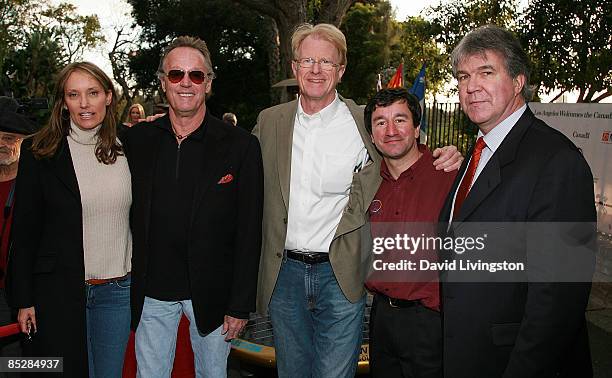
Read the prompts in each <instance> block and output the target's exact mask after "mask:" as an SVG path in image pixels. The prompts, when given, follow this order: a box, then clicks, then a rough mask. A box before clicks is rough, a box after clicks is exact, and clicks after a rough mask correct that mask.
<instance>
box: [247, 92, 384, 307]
mask: <svg viewBox="0 0 612 378" xmlns="http://www.w3.org/2000/svg"><path fill="white" fill-rule="evenodd" d="M340 100H341V101H343V102H344V103H345V104H346V105H347V106H348V108H349V110H350V112H351V114H352V115H353V118H354V119H355V123H356V124H357V129H358V130H359V134H360V135H361V138H362V139H363V142H364V144H365V146H366V148H367V150H368V153H369V155H370V157H371V161H370V162H369V164H368V165H366V166H365V167H364V168H363V169H362V170H361V171H359V172H357V173H355V174H353V183H352V184H351V191H350V195H349V201H348V204H347V205H346V208H345V209H344V214H343V215H342V218H341V219H340V223H339V224H338V228H337V229H336V234H335V235H334V239H333V240H332V243H331V246H330V250H329V259H330V262H331V265H332V268H333V270H334V274H335V275H336V279H337V280H338V283H339V284H340V288H341V289H342V292H343V293H344V295H345V296H346V298H347V299H348V300H349V301H351V302H356V301H357V300H359V299H360V298H361V296H362V295H363V293H364V287H363V283H364V280H365V276H366V274H367V272H368V267H369V263H370V255H371V247H370V245H371V237H370V228H369V224H367V223H366V220H367V216H366V211H367V209H368V207H369V206H370V202H372V199H373V198H374V195H375V194H376V191H377V190H378V186H379V185H380V182H381V178H380V161H381V156H380V154H379V153H378V152H377V151H376V148H375V147H374V146H373V145H372V140H371V138H370V135H369V134H368V132H367V131H366V129H365V125H364V122H363V109H362V108H361V107H360V106H359V105H357V104H355V102H354V101H352V100H349V99H344V98H342V97H340ZM296 113H297V100H295V101H291V102H288V103H285V104H280V105H277V106H274V107H271V108H268V109H265V110H263V111H262V112H261V113H260V114H259V117H258V118H257V125H256V126H255V128H254V129H253V134H255V135H256V136H257V138H259V142H260V144H261V152H262V156H263V164H264V211H263V243H262V251H261V260H260V263H259V278H258V288H257V289H258V290H257V312H259V313H260V314H266V313H267V312H268V304H269V303H270V298H271V297H272V292H273V291H274V286H275V285H276V279H277V277H278V273H279V271H280V266H281V262H282V258H283V250H284V248H285V238H286V235H287V211H288V208H289V182H290V179H291V150H292V144H293V125H294V121H295V115H296Z"/></svg>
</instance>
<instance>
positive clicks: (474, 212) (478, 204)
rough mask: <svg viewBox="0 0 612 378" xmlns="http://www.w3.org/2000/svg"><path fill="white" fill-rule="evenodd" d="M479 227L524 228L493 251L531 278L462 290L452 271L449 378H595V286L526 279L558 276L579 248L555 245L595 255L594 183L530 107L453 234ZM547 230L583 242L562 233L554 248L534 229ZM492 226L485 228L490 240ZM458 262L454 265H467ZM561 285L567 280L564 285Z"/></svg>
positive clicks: (446, 288)
mask: <svg viewBox="0 0 612 378" xmlns="http://www.w3.org/2000/svg"><path fill="white" fill-rule="evenodd" d="M467 162H468V159H466V160H465V161H464V164H463V166H462V168H461V170H460V172H459V174H458V175H457V179H456V180H455V184H454V186H453V189H452V190H451V192H450V194H449V196H448V198H447V200H446V204H445V206H444V208H443V209H442V212H441V214H440V222H441V224H442V225H447V224H448V220H449V217H450V211H451V206H452V200H453V195H454V193H455V191H456V188H457V186H458V184H459V181H460V180H461V177H462V176H463V172H465V169H466V166H467ZM457 222H458V223H457ZM461 222H465V223H461ZM476 222H517V223H516V224H523V225H524V224H526V227H524V229H523V233H519V234H508V235H506V238H505V241H502V242H501V243H505V247H504V248H503V249H504V251H503V252H502V251H501V249H502V248H501V247H498V245H493V246H492V247H493V248H492V250H490V251H489V252H487V253H500V255H501V254H502V253H505V252H508V251H509V252H510V253H509V255H513V256H518V257H519V258H521V259H523V260H525V261H526V262H527V271H528V272H527V273H526V274H525V277H524V279H519V280H515V281H513V282H508V281H512V280H508V281H506V282H480V283H459V282H457V281H460V280H461V277H460V275H461V274H462V273H460V272H456V271H448V272H447V275H446V277H445V280H444V281H445V282H443V289H442V293H443V296H442V300H443V314H444V315H443V316H444V318H443V320H444V335H445V339H444V371H445V377H447V378H459V377H465V378H478V377H482V378H494V377H507V378H510V377H516V378H528V377H557V376H567V377H578V376H580V377H587V376H590V375H592V368H591V362H590V355H589V346H588V337H587V334H586V327H585V318H584V311H585V308H586V304H587V301H588V297H589V292H590V283H576V282H574V283H568V282H555V280H556V279H552V280H541V282H533V281H529V279H528V278H527V277H532V275H533V274H534V272H538V269H541V271H547V270H548V271H553V272H552V274H556V273H558V272H555V271H554V270H555V269H557V268H558V266H557V265H554V261H555V258H556V256H560V255H561V253H562V252H570V254H571V252H572V251H571V249H572V248H573V247H570V250H569V251H567V250H566V251H562V250H560V249H555V248H553V247H552V246H553V245H554V246H556V247H558V246H561V247H560V248H566V247H567V243H565V241H566V239H568V238H575V241H576V243H575V244H574V245H575V246H578V245H579V244H581V245H582V246H586V247H587V248H586V250H587V251H588V252H593V249H594V244H593V242H594V240H595V227H594V224H595V222H596V214H595V207H594V196H593V177H592V175H591V171H590V169H589V166H588V164H587V163H586V161H585V160H584V158H583V157H582V155H581V153H580V151H579V150H578V149H577V148H576V146H575V145H574V144H573V143H572V142H571V141H569V140H568V139H567V138H566V137H565V136H563V134H561V133H560V132H558V131H556V130H554V129H552V128H550V127H549V126H547V125H546V124H545V123H544V122H542V121H541V120H539V119H537V118H535V117H534V115H533V113H532V112H531V111H530V110H529V109H527V110H526V111H525V113H524V114H523V115H522V117H521V118H520V119H519V121H518V122H517V123H516V124H515V125H514V127H513V128H512V130H511V131H510V133H509V134H508V135H507V137H506V138H505V139H504V141H503V142H502V144H501V145H500V146H499V148H498V149H497V151H496V152H495V153H494V154H493V156H492V157H491V159H490V160H489V162H488V163H487V165H486V167H485V168H484V169H483V171H482V173H481V174H480V176H479V177H478V179H477V180H476V182H475V183H474V185H473V187H472V189H471V190H470V193H469V195H468V197H467V198H466V200H465V201H464V203H463V206H462V208H461V210H460V214H459V215H458V217H457V219H456V220H453V225H452V227H451V229H450V231H449V234H451V235H454V236H458V235H465V234H468V233H469V231H468V230H469V229H470V227H475V225H476V224H477V223H476ZM518 222H520V223H518ZM522 222H525V223H522ZM535 222H538V223H535ZM542 222H551V223H546V225H549V224H554V225H565V224H569V223H561V222H574V223H572V224H574V225H579V226H578V228H579V230H578V234H575V233H572V232H570V233H565V232H564V231H563V232H558V231H559V229H560V228H563V227H559V228H557V227H556V226H555V227H554V230H553V231H551V235H550V238H548V241H549V242H550V243H546V242H542V238H541V237H540V236H541V235H537V234H536V233H539V231H536V230H534V229H540V228H542V225H543V224H544V223H542ZM479 224H480V225H483V223H479ZM487 227H489V226H486V224H485V226H484V229H485V232H486V228H487ZM546 227H548V226H546ZM546 227H544V228H546ZM444 228H445V229H446V227H444ZM518 228H519V229H520V227H518ZM481 231H482V227H481ZM547 237H548V236H547ZM498 240H501V239H498ZM530 241H532V243H531V244H530ZM533 241H538V242H539V244H538V243H535V242H533ZM488 242H492V243H494V244H495V243H496V242H493V241H491V240H489V241H488ZM501 243H500V244H501ZM534 244H538V246H537V247H535V246H534ZM570 244H572V243H570ZM576 250H580V248H579V247H576ZM580 253H582V251H581V252H580ZM451 255H452V257H451V258H454V259H456V260H459V259H462V258H463V257H461V256H460V255H457V254H455V253H451ZM574 255H576V254H574ZM542 256H544V257H542ZM470 257H473V255H472V256H468V258H470ZM582 257H584V258H583V259H582V263H583V264H584V269H585V270H586V271H590V272H591V273H592V269H593V265H594V259H593V255H590V254H589V253H587V254H585V255H583V256H582ZM472 260H475V259H472ZM538 264H540V265H538ZM583 273H584V272H583ZM583 276H588V274H585V275H583ZM589 277H590V276H589ZM515 278H516V277H515ZM557 279H558V280H559V281H564V277H561V278H559V276H557ZM586 280H590V278H586ZM528 281H529V282H528ZM545 281H549V282H545ZM468 282H469V280H468Z"/></svg>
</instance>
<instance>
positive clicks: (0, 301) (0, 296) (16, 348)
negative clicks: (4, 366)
mask: <svg viewBox="0 0 612 378" xmlns="http://www.w3.org/2000/svg"><path fill="white" fill-rule="evenodd" d="M15 319H16V317H15V314H14V313H13V311H12V310H11V309H10V308H9V306H8V304H7V303H6V292H5V290H4V289H3V288H0V326H3V325H7V324H11V323H14V322H15V321H16V320H15ZM20 339H21V334H18V335H13V336H8V337H4V338H2V339H0V356H1V357H21V343H20V341H19V340H20ZM13 377H19V373H0V378H13Z"/></svg>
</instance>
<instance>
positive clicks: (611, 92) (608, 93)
mask: <svg viewBox="0 0 612 378" xmlns="http://www.w3.org/2000/svg"><path fill="white" fill-rule="evenodd" d="M610 96H612V88H608V89H607V90H606V91H605V92H604V93H602V94H600V95H599V96H597V97H595V98H594V99H593V101H592V102H600V101H601V100H603V99H604V98H606V97H610Z"/></svg>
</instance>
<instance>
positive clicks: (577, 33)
mask: <svg viewBox="0 0 612 378" xmlns="http://www.w3.org/2000/svg"><path fill="white" fill-rule="evenodd" d="M524 20H525V25H526V27H525V29H524V34H523V36H522V39H523V46H525V47H526V48H527V49H528V50H529V53H530V56H531V58H532V61H533V63H534V69H533V80H532V82H533V83H536V84H537V85H538V86H539V87H540V88H542V89H543V91H544V92H546V93H551V92H553V91H558V92H557V95H556V96H555V98H554V99H556V98H558V97H560V96H561V95H562V94H564V93H566V92H568V91H572V90H576V91H578V92H579V95H578V102H599V101H601V100H603V99H604V98H606V97H609V96H612V70H611V69H610V67H612V34H610V25H612V6H611V4H610V1H595V0H559V1H553V2H550V1H544V0H533V1H531V2H530V3H529V7H528V8H527V10H526V14H525V17H524ZM554 99H553V100H554Z"/></svg>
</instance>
